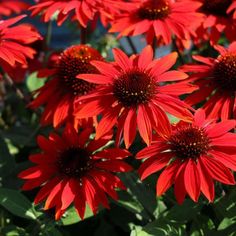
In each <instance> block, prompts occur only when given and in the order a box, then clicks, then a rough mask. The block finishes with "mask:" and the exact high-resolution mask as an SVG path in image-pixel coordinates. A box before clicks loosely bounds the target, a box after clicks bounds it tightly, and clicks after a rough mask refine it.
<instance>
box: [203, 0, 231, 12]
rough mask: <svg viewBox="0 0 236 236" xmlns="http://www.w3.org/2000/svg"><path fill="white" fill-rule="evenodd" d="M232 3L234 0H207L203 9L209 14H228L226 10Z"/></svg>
mask: <svg viewBox="0 0 236 236" xmlns="http://www.w3.org/2000/svg"><path fill="white" fill-rule="evenodd" d="M231 4H232V0H205V1H204V3H203V6H202V8H201V9H202V11H203V12H206V13H207V14H213V15H218V16H227V13H226V11H227V9H228V8H229V6H230V5H231Z"/></svg>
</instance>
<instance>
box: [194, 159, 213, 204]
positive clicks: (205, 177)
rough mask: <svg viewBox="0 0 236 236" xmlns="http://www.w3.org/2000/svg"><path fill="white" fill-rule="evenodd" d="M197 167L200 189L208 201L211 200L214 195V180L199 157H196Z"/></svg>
mask: <svg viewBox="0 0 236 236" xmlns="http://www.w3.org/2000/svg"><path fill="white" fill-rule="evenodd" d="M197 168H198V172H199V176H200V181H201V191H202V192H203V194H204V195H205V196H206V198H207V199H208V200H209V201H210V202H213V200H214V196H215V189H214V182H213V180H212V177H211V175H210V174H209V172H208V171H207V169H206V168H205V166H204V164H203V163H202V161H201V158H199V159H198V164H197Z"/></svg>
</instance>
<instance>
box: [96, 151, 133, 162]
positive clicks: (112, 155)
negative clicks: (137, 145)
mask: <svg viewBox="0 0 236 236" xmlns="http://www.w3.org/2000/svg"><path fill="white" fill-rule="evenodd" d="M131 155H132V154H131V153H130V152H129V151H128V150H125V149H120V148H109V149H105V150H103V151H101V152H97V153H96V154H95V156H94V157H95V158H96V159H97V158H98V159H103V158H105V159H108V160H109V159H123V158H126V157H128V156H131ZM94 157H93V158H94Z"/></svg>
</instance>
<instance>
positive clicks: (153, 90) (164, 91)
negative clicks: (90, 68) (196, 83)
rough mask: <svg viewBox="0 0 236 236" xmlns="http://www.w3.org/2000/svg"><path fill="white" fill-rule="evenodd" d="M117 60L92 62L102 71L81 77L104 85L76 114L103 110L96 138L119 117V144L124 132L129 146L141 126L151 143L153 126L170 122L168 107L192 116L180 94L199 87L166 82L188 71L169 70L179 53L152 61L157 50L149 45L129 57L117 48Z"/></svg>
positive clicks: (179, 114)
mask: <svg viewBox="0 0 236 236" xmlns="http://www.w3.org/2000/svg"><path fill="white" fill-rule="evenodd" d="M113 52H114V57H115V63H106V62H101V61H93V62H91V64H92V65H94V66H95V67H96V68H97V70H98V71H99V72H100V73H101V74H80V75H79V78H81V79H84V80H85V81H87V82H92V83H97V84H100V85H101V86H100V87H99V89H97V90H96V91H94V92H92V93H91V94H89V95H85V96H83V97H81V98H80V99H79V101H78V102H81V101H82V102H83V103H84V104H83V106H81V108H78V109H77V111H76V113H75V116H76V117H77V118H86V117H90V116H95V115H98V114H100V113H102V114H103V118H102V119H101V121H100V123H99V124H98V127H97V131H96V138H99V137H101V136H102V135H103V134H104V133H106V132H108V131H109V130H111V129H112V127H113V126H114V125H115V124H116V122H117V121H118V130H117V144H118V143H119V142H120V139H121V137H122V133H123V132H124V142H125V145H126V147H127V148H128V147H129V146H130V145H131V144H132V142H133V140H134V138H135V136H136V128H138V130H139V133H140V135H141V137H142V139H143V140H144V141H145V142H146V143H147V144H150V141H151V139H152V129H153V128H156V129H157V130H158V131H159V132H161V130H162V126H163V124H165V123H166V122H168V118H167V116H166V114H165V112H164V111H167V112H169V113H171V114H173V115H175V116H177V117H180V118H181V119H185V120H188V119H191V113H190V112H189V111H188V110H187V106H186V104H184V103H183V102H182V101H180V100H179V99H178V97H177V96H178V95H180V94H183V93H190V92H192V91H194V90H195V89H196V88H195V87H193V86H192V85H189V84H187V83H185V82H182V83H179V84H178V85H175V84H170V85H166V86H163V82H166V81H174V80H184V79H186V77H187V76H186V74H184V73H182V72H179V71H167V70H168V69H169V68H170V67H172V66H173V65H174V63H175V62H176V58H177V53H175V52H174V53H171V54H169V55H167V56H165V57H163V58H161V59H157V60H154V61H152V58H153V51H152V48H151V47H150V46H147V47H146V48H145V49H144V50H143V51H142V53H141V54H140V55H139V56H134V55H133V56H132V57H131V58H128V57H127V56H126V55H125V54H124V53H123V52H122V51H121V50H119V49H114V51H113Z"/></svg>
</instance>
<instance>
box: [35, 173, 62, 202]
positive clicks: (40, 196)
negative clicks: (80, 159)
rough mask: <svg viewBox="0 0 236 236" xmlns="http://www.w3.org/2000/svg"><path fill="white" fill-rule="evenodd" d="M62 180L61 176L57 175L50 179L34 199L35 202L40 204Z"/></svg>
mask: <svg viewBox="0 0 236 236" xmlns="http://www.w3.org/2000/svg"><path fill="white" fill-rule="evenodd" d="M60 181H61V179H60V178H58V177H55V178H53V179H51V180H49V181H48V182H47V183H46V184H45V185H44V186H43V187H42V188H41V189H40V190H39V192H38V194H37V195H36V197H35V199H34V204H38V203H40V202H41V201H43V200H44V198H46V197H47V195H48V194H49V193H50V192H51V191H52V189H53V188H54V186H56V185H57V184H58V183H59V182H60Z"/></svg>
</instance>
